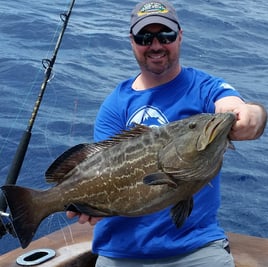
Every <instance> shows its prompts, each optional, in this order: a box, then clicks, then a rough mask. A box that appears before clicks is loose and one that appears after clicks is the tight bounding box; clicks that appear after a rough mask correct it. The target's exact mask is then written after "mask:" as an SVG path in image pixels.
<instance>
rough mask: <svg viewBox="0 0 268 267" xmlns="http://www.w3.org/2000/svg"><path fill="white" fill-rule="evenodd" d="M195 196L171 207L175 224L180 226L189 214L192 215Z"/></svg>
mask: <svg viewBox="0 0 268 267" xmlns="http://www.w3.org/2000/svg"><path fill="white" fill-rule="evenodd" d="M193 205H194V201H193V198H191V199H187V200H182V201H180V202H178V203H177V204H176V205H175V206H174V207H172V208H171V217H172V220H173V222H174V224H175V225H176V226H177V227H178V228H180V227H181V226H182V225H183V224H184V222H185V220H186V219H187V217H188V216H190V214H191V212H192V209H193Z"/></svg>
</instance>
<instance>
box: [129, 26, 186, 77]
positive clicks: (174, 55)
mask: <svg viewBox="0 0 268 267" xmlns="http://www.w3.org/2000/svg"><path fill="white" fill-rule="evenodd" d="M163 31H164V32H168V31H170V29H168V28H167V27H165V26H164V25H161V24H150V25H148V26H146V27H144V28H143V29H142V30H141V31H140V33H159V32H163ZM181 40H182V31H181V30H180V31H178V36H177V38H176V40H175V41H174V42H171V43H168V44H165V43H163V44H162V43H160V42H159V40H158V39H157V38H156V37H154V38H153V40H152V42H151V44H150V45H139V44H137V43H136V42H135V41H134V38H133V36H132V35H131V45H132V48H133V52H134V55H135V57H136V60H137V62H138V64H139V65H140V68H141V71H142V73H144V74H145V73H146V72H150V73H153V74H156V75H165V74H166V73H170V72H173V71H175V70H177V67H178V62H179V55H180V45H181Z"/></svg>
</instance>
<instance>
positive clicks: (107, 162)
mask: <svg viewBox="0 0 268 267" xmlns="http://www.w3.org/2000/svg"><path fill="white" fill-rule="evenodd" d="M235 120H236V116H235V114H234V113H229V112H228V113H221V114H198V115H194V116H191V117H189V118H186V119H182V120H178V121H174V122H171V123H169V124H166V125H164V126H160V127H147V126H143V125H135V126H134V127H133V128H132V129H130V130H126V131H123V132H122V133H120V134H118V135H116V136H114V137H112V138H110V139H109V140H106V141H103V142H98V143H92V144H79V145H76V146H74V147H72V148H70V149H69V150H67V151H66V152H64V153H63V154H62V155H60V156H59V157H58V158H57V159H56V160H55V161H54V162H53V163H52V165H51V166H50V167H49V168H48V170H47V171H46V174H45V176H46V181H47V182H53V183H56V185H54V186H53V187H51V188H49V189H46V190H34V189H30V188H25V187H20V186H15V185H5V186H2V187H1V189H2V191H3V193H4V196H5V199H6V201H7V204H8V206H9V210H10V213H11V220H12V224H13V227H14V229H15V232H16V234H17V237H18V239H19V241H20V244H21V247H22V248H26V247H27V246H28V245H29V243H30V242H31V240H32V238H33V237H34V234H35V232H36V230H37V229H38V226H39V224H40V222H41V221H42V220H43V219H44V218H46V217H47V216H49V215H50V214H53V213H55V212H59V211H64V210H72V211H77V212H80V213H85V214H88V215H90V216H97V217H107V216H131V217H133V216H142V215H147V214H151V213H154V212H157V211H160V210H162V209H164V208H168V207H169V208H170V216H171V218H172V220H173V222H174V224H175V225H176V226H177V227H181V226H182V225H183V223H184V221H185V220H186V218H187V217H188V216H189V215H190V213H191V210H192V208H193V205H194V203H193V194H195V193H196V192H198V191H199V190H200V189H201V188H202V187H204V186H205V185H207V184H208V186H209V183H210V181H211V179H213V177H215V175H216V174H217V173H218V172H219V170H220V168H221V166H222V161H223V155H224V152H225V151H226V149H227V147H228V144H230V142H229V139H228V133H229V131H230V129H231V127H232V125H233V123H234V122H235Z"/></svg>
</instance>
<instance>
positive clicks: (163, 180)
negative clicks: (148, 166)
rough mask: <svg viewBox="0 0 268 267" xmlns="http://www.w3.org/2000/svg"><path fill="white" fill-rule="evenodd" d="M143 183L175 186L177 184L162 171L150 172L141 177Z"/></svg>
mask: <svg viewBox="0 0 268 267" xmlns="http://www.w3.org/2000/svg"><path fill="white" fill-rule="evenodd" d="M143 183H144V184H146V185H164V184H167V185H168V186H170V187H173V188H177V184H176V183H175V182H174V181H173V180H172V179H171V178H170V176H168V175H166V174H165V173H163V172H158V173H152V174H149V175H146V176H145V177H144V178H143Z"/></svg>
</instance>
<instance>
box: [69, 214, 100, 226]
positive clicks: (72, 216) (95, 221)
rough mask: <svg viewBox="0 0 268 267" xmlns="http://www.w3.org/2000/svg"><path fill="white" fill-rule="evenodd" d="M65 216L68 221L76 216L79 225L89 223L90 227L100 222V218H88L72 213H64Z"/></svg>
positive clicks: (84, 215)
mask: <svg viewBox="0 0 268 267" xmlns="http://www.w3.org/2000/svg"><path fill="white" fill-rule="evenodd" d="M66 216H67V217H68V218H69V219H72V218H74V217H75V216H78V222H79V223H81V224H84V223H86V222H89V223H90V224H91V225H92V226H93V225H95V224H96V223H97V222H98V221H100V220H101V219H102V217H90V216H88V215H86V214H83V213H78V212H73V211H66Z"/></svg>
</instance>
